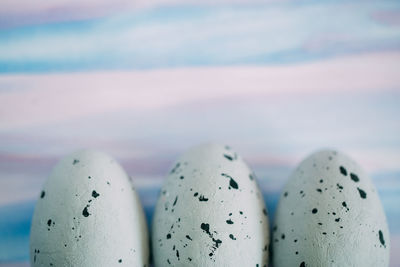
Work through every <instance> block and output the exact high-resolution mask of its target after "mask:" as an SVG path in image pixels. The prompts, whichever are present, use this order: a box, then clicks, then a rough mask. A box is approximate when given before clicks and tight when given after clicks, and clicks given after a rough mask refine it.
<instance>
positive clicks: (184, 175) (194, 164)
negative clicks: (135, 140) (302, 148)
mask: <svg viewBox="0 0 400 267" xmlns="http://www.w3.org/2000/svg"><path fill="white" fill-rule="evenodd" d="M152 240H153V244H152V245H153V255H154V263H155V266H169V265H171V266H252V265H254V266H256V265H257V264H258V266H265V265H266V264H267V260H268V245H269V232H268V217H267V210H266V207H265V205H264V200H263V197H262V194H261V192H260V190H259V187H258V185H257V181H256V178H255V175H254V173H253V172H252V171H251V170H250V169H249V167H248V166H247V165H246V164H245V163H244V161H243V160H242V158H241V157H240V156H239V155H238V154H237V153H236V152H235V151H233V150H232V149H231V148H230V147H227V146H225V147H224V146H220V145H215V144H207V145H201V146H197V147H195V148H192V149H190V150H189V151H188V152H186V153H185V154H184V155H183V156H182V157H180V158H179V159H178V161H177V162H176V163H175V164H174V167H173V168H172V170H171V171H170V173H169V174H168V177H167V179H166V181H165V183H164V186H163V187H162V190H161V193H160V196H159V200H158V202H157V205H156V209H155V214H154V219H153V237H152Z"/></svg>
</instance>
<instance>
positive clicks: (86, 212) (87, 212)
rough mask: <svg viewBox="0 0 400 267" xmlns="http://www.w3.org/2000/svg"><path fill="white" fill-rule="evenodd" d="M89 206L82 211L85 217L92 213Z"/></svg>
mask: <svg viewBox="0 0 400 267" xmlns="http://www.w3.org/2000/svg"><path fill="white" fill-rule="evenodd" d="M87 208H88V206H86V207H85V208H84V209H83V211H82V215H83V216H85V217H88V216H89V215H90V214H89V211H88V209H87Z"/></svg>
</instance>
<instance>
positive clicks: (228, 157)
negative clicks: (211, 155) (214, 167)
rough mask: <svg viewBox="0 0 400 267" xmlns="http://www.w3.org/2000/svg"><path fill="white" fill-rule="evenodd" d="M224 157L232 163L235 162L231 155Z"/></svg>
mask: <svg viewBox="0 0 400 267" xmlns="http://www.w3.org/2000/svg"><path fill="white" fill-rule="evenodd" d="M224 157H225V158H226V159H228V160H230V161H232V160H233V157H231V156H229V155H227V154H224Z"/></svg>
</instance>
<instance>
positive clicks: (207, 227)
mask: <svg viewBox="0 0 400 267" xmlns="http://www.w3.org/2000/svg"><path fill="white" fill-rule="evenodd" d="M200 228H201V229H202V230H203V231H205V232H206V233H207V234H208V233H210V225H209V224H208V223H201V225H200Z"/></svg>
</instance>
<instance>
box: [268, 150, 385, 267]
mask: <svg viewBox="0 0 400 267" xmlns="http://www.w3.org/2000/svg"><path fill="white" fill-rule="evenodd" d="M272 246H273V247H272V248H273V257H272V258H273V263H274V266H275V267H281V266H301V267H304V266H338V267H339V266H341V267H342V266H355V267H358V266H363V267H366V266H371V267H372V266H374V267H376V266H380V267H384V266H388V264H389V251H390V248H389V231H388V226H387V222H386V218H385V214H384V211H383V208H382V205H381V202H380V200H379V196H378V193H377V192H376V189H375V187H374V185H373V184H372V181H371V179H370V178H369V177H368V175H367V174H366V173H365V172H364V171H363V170H362V169H361V168H360V166H359V165H358V164H357V163H355V162H354V161H353V160H351V159H350V158H348V157H347V156H345V155H343V154H341V153H338V152H335V151H331V150H325V151H320V152H317V153H315V154H312V155H311V156H310V157H308V158H307V159H305V160H304V161H303V162H301V164H300V165H299V166H298V168H297V169H296V170H295V171H294V173H293V174H292V175H291V177H290V178H289V181H288V183H287V184H286V186H285V188H284V190H283V193H282V195H281V198H280V200H279V204H278V208H277V211H276V218H275V225H274V228H273V240H272Z"/></svg>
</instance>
